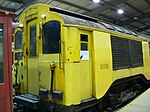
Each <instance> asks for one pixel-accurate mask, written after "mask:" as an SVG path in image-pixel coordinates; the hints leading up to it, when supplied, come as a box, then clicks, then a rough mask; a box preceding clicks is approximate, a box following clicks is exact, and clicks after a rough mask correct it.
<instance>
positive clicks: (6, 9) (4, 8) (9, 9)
mask: <svg viewBox="0 0 150 112" xmlns="http://www.w3.org/2000/svg"><path fill="white" fill-rule="evenodd" d="M0 10H3V11H8V12H13V13H15V11H16V10H15V9H11V8H6V7H1V6H0Z"/></svg>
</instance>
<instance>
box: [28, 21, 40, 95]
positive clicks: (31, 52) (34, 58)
mask: <svg viewBox="0 0 150 112" xmlns="http://www.w3.org/2000/svg"><path fill="white" fill-rule="evenodd" d="M37 30H38V25H37V19H35V20H32V21H30V22H28V24H27V32H28V33H27V40H26V41H27V42H26V43H27V48H26V55H27V63H28V64H27V66H28V67H27V76H28V93H31V94H35V95H38V93H39V79H38V48H37V46H38V38H37V37H38V36H37Z"/></svg>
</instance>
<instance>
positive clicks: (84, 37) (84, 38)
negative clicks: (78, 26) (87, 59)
mask: <svg viewBox="0 0 150 112" xmlns="http://www.w3.org/2000/svg"><path fill="white" fill-rule="evenodd" d="M80 41H81V51H88V35H85V34H80Z"/></svg>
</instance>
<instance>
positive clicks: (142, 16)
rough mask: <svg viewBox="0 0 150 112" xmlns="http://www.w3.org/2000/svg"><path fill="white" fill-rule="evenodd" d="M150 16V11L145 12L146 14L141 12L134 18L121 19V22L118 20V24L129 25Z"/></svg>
mask: <svg viewBox="0 0 150 112" xmlns="http://www.w3.org/2000/svg"><path fill="white" fill-rule="evenodd" d="M149 17H150V12H148V13H144V14H141V15H140V16H137V17H136V18H134V17H133V18H131V19H128V20H124V21H120V22H118V25H121V26H124V25H128V24H131V23H133V22H137V21H140V20H142V19H145V18H149Z"/></svg>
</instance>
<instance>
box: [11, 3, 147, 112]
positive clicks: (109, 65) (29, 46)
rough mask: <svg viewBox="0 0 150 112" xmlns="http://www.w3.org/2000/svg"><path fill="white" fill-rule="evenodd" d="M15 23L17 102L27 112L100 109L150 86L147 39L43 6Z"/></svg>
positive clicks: (80, 16)
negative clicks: (34, 111) (149, 82)
mask: <svg viewBox="0 0 150 112" xmlns="http://www.w3.org/2000/svg"><path fill="white" fill-rule="evenodd" d="M19 22H20V24H19V26H18V28H17V29H16V31H15V51H14V55H15V56H14V57H15V59H14V60H15V61H14V65H15V72H14V73H15V82H14V83H15V85H16V87H15V92H16V93H19V94H20V95H16V96H15V102H17V103H20V104H22V105H23V106H24V107H26V108H28V109H32V110H36V111H41V112H43V111H46V112H47V111H50V112H53V111H54V112H55V111H56V112H60V111H63V112H74V111H83V110H85V109H86V108H88V109H89V110H90V109H91V108H93V107H94V109H95V108H96V107H98V109H99V110H100V109H101V108H103V107H105V106H106V105H113V104H116V103H118V102H124V101H126V100H128V99H130V98H132V97H134V96H135V95H136V94H138V92H139V90H140V89H141V88H142V87H143V88H144V87H148V85H149V84H148V80H149V79H150V69H149V67H150V55H149V39H148V38H147V37H144V36H140V35H137V34H136V33H134V32H132V31H129V30H126V29H124V28H121V27H117V26H114V25H109V24H106V23H97V22H96V20H95V19H93V18H89V17H86V16H83V15H79V14H75V13H72V12H68V11H63V10H60V9H57V8H52V7H50V6H48V5H44V4H35V5H32V6H30V7H28V8H27V9H25V11H23V13H22V14H21V15H20V18H19ZM127 94H128V97H127V96H126V95H127ZM129 96H130V97H129ZM95 106H96V107H95ZM28 111H29V110H28ZM86 111H88V110H86Z"/></svg>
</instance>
